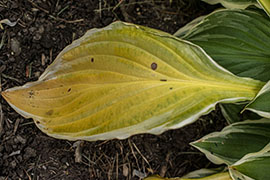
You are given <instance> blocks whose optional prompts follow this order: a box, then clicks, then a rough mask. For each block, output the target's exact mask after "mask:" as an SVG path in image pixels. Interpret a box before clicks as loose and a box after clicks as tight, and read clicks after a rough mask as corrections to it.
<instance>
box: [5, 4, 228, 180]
mask: <svg viewBox="0 0 270 180" xmlns="http://www.w3.org/2000/svg"><path fill="white" fill-rule="evenodd" d="M215 8H216V7H214V6H209V5H206V4H204V3H202V2H201V1H198V0H193V1H192V0H172V1H170V0H157V1H156V0H155V1H154V0H144V1H138V0H126V1H125V0H119V1H117V0H111V1H106V0H99V1H98V0H78V1H75V0H33V1H31V0H2V1H0V20H2V19H6V18H7V19H9V20H10V21H12V22H13V21H17V24H16V26H14V27H10V26H8V25H5V24H3V26H4V28H3V29H0V37H1V38H0V42H1V39H2V40H3V46H2V47H1V49H0V75H1V87H2V89H3V90H5V89H7V88H10V87H14V86H18V85H23V84H24V83H25V82H28V81H33V80H36V79H37V78H38V77H39V76H40V74H41V73H42V72H43V71H44V69H45V68H46V67H47V66H48V65H49V64H50V63H51V62H52V61H53V59H54V58H55V57H56V55H57V54H58V53H59V52H60V51H61V50H62V49H63V48H64V47H65V46H67V45H68V44H70V43H71V42H72V40H74V39H76V38H78V37H80V36H82V35H83V34H84V33H85V32H86V30H88V29H91V28H94V27H104V26H106V25H108V24H110V23H111V22H113V21H116V20H122V21H127V22H132V23H136V24H141V25H145V26H148V27H153V28H156V29H161V30H163V31H166V32H169V33H173V32H175V31H176V30H178V29H179V28H180V27H181V26H183V25H185V24H186V23H187V22H189V21H191V20H192V19H194V18H196V17H198V16H200V15H203V14H208V13H209V12H211V11H213V10H214V9H215ZM4 35H5V36H4ZM0 44H1V43H0ZM0 46H1V45H0ZM1 106H2V107H1V109H2V111H0V115H1V116H2V117H1V118H0V180H4V179H34V180H36V179H37V180H43V179H44V180H52V179H64V180H66V179H72V180H75V179H140V177H144V176H146V175H147V176H148V175H151V174H160V175H162V176H167V177H174V176H182V175H184V174H185V173H187V172H190V171H192V170H196V169H199V168H203V167H209V166H212V165H211V164H210V163H209V161H208V160H207V159H206V158H205V157H204V155H203V154H202V153H200V152H198V151H197V150H195V149H194V148H192V147H191V146H189V142H191V141H194V140H196V139H198V138H200V137H202V136H204V135H206V134H207V133H209V132H212V131H216V130H220V129H221V128H222V127H223V126H224V124H225V122H224V120H223V118H222V117H221V115H220V113H219V111H216V112H213V113H211V114H210V115H208V116H204V117H202V118H200V119H199V120H198V121H197V122H196V123H194V124H192V125H189V126H186V127H184V128H182V129H179V130H173V131H168V132H166V133H163V134H162V135H160V136H154V135H149V134H144V135H136V136H133V137H131V138H129V139H126V140H111V141H99V142H83V143H82V144H81V147H82V163H76V162H75V149H76V144H78V143H74V142H70V141H64V140H58V139H53V138H51V137H48V136H47V135H45V134H43V133H42V132H41V131H40V130H39V129H37V127H36V126H35V125H34V123H33V121H32V120H31V119H24V118H22V117H21V116H20V115H18V114H17V113H16V112H15V111H14V110H13V109H12V108H11V107H10V106H9V105H7V103H6V102H5V101H4V100H3V99H1ZM1 109H0V110H1Z"/></svg>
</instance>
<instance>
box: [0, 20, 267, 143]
mask: <svg viewBox="0 0 270 180" xmlns="http://www.w3.org/2000/svg"><path fill="white" fill-rule="evenodd" d="M262 85H263V83H261V82H259V81H255V80H251V79H244V78H239V77H236V76H234V75H232V74H231V73H229V72H227V71H226V70H224V69H223V68H221V67H220V66H218V65H217V64H216V63H215V62H214V61H213V60H212V59H211V58H210V57H208V56H207V55H206V54H205V53H204V52H203V51H202V49H200V48H199V47H197V46H195V45H193V44H190V43H188V42H185V41H182V40H180V39H177V38H175V37H173V36H171V35H169V34H167V33H164V32H160V31H157V30H153V29H150V28H145V27H141V26H137V25H132V24H126V23H122V22H116V23H113V24H111V25H110V26H108V27H105V28H103V29H93V30H90V31H89V32H87V33H86V35H84V36H83V37H82V38H81V39H79V40H76V41H75V42H73V43H72V44H71V45H70V46H68V47H67V48H65V49H64V50H63V51H62V52H61V53H60V54H59V55H58V56H57V58H56V60H55V61H54V63H53V64H52V65H50V66H49V67H48V68H47V69H46V70H45V72H44V73H43V74H42V75H41V77H40V78H39V80H38V81H37V82H33V83H28V84H26V85H24V86H22V87H15V88H12V89H9V90H6V91H5V92H2V96H3V97H4V98H5V99H6V100H7V101H8V102H9V104H11V105H12V107H13V108H14V109H15V110H16V111H17V112H19V113H20V114H22V115H23V116H25V117H31V118H33V119H34V120H35V122H36V124H37V126H38V127H39V128H40V129H41V130H42V131H44V132H45V133H47V134H49V135H51V136H54V137H57V138H65V139H70V140H77V139H85V140H100V139H111V138H126V137H128V136H130V135H133V134H138V133H153V134H160V133H162V132H164V131H165V130H168V129H174V128H178V127H182V126H184V125H186V124H189V123H191V122H193V121H195V120H196V119H197V118H198V117H199V116H201V115H202V114H206V113H208V112H209V111H210V110H212V109H213V108H214V106H215V104H216V103H218V102H234V101H241V100H250V99H252V98H253V97H254V96H255V95H256V93H257V92H258V91H259V89H260V88H261V86H262Z"/></svg>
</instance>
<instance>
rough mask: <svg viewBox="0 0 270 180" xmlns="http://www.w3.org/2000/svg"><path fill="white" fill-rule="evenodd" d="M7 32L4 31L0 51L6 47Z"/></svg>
mask: <svg viewBox="0 0 270 180" xmlns="http://www.w3.org/2000/svg"><path fill="white" fill-rule="evenodd" d="M6 33H7V32H6V31H4V33H3V36H2V38H1V42H0V49H1V48H2V47H3V46H4V43H5V39H6Z"/></svg>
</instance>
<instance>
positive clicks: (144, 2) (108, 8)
mask: <svg viewBox="0 0 270 180" xmlns="http://www.w3.org/2000/svg"><path fill="white" fill-rule="evenodd" d="M162 2H164V1H155V3H162ZM148 3H150V4H151V3H152V2H151V1H141V2H131V3H127V4H123V5H122V6H124V7H127V6H130V5H136V4H139V5H141V4H148ZM118 4H119V3H118ZM116 6H117V5H116ZM116 6H114V7H107V8H102V9H100V8H99V9H96V10H94V11H95V12H101V11H104V10H107V11H110V10H112V9H116V8H115V7H116Z"/></svg>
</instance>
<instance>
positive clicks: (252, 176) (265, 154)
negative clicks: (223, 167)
mask: <svg viewBox="0 0 270 180" xmlns="http://www.w3.org/2000/svg"><path fill="white" fill-rule="evenodd" d="M269 169H270V144H268V145H267V146H265V147H264V148H263V149H262V150H261V151H259V152H255V153H250V154H247V155H245V156H244V157H243V158H242V159H241V160H239V161H238V162H236V163H235V164H233V165H232V166H231V167H230V173H231V175H232V177H233V179H234V180H266V179H270V173H269Z"/></svg>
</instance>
